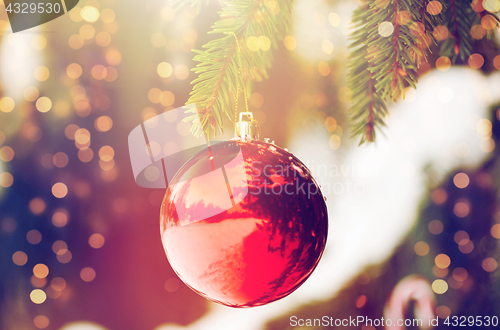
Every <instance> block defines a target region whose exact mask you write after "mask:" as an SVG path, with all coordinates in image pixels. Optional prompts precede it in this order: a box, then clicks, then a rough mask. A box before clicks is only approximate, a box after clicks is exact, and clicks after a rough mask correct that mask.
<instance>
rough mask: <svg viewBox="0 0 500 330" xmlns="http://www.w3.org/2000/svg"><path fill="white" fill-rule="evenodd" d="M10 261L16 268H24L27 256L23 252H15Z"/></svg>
mask: <svg viewBox="0 0 500 330" xmlns="http://www.w3.org/2000/svg"><path fill="white" fill-rule="evenodd" d="M12 261H13V262H14V264H16V265H17V266H24V265H26V263H27V262H28V255H27V254H26V253H24V252H23V251H16V252H14V254H13V255H12Z"/></svg>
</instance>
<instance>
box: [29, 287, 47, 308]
mask: <svg viewBox="0 0 500 330" xmlns="http://www.w3.org/2000/svg"><path fill="white" fill-rule="evenodd" d="M30 299H31V301H32V302H34V303H35V304H43V303H44V302H45V300H46V299H47V295H46V294H45V292H44V291H43V290H41V289H35V290H33V291H31V293H30Z"/></svg>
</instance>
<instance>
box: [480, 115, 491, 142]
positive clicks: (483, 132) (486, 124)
mask: <svg viewBox="0 0 500 330" xmlns="http://www.w3.org/2000/svg"><path fill="white" fill-rule="evenodd" d="M492 128H493V124H492V123H491V121H490V120H489V119H486V118H483V119H480V120H478V121H477V123H476V131H477V133H478V134H479V136H480V137H482V136H484V137H486V138H489V137H490V136H491V129H492Z"/></svg>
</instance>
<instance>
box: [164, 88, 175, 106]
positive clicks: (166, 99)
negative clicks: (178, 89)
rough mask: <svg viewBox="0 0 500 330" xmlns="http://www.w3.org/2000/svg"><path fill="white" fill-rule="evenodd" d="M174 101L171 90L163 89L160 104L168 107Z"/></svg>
mask: <svg viewBox="0 0 500 330" xmlns="http://www.w3.org/2000/svg"><path fill="white" fill-rule="evenodd" d="M174 102H175V95H174V93H172V92H171V91H164V92H163V93H162V96H161V104H162V105H164V106H166V107H169V106H171V105H172V104H174Z"/></svg>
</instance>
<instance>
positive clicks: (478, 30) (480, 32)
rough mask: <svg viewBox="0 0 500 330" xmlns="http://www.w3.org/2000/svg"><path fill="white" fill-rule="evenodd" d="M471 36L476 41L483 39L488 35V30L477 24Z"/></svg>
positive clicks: (471, 30) (472, 28)
mask: <svg viewBox="0 0 500 330" xmlns="http://www.w3.org/2000/svg"><path fill="white" fill-rule="evenodd" d="M470 35H471V36H472V38H474V39H476V40H479V39H483V38H484V36H485V35H486V30H485V29H484V28H483V26H482V25H481V24H476V25H474V26H473V27H471V28H470Z"/></svg>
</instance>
